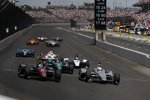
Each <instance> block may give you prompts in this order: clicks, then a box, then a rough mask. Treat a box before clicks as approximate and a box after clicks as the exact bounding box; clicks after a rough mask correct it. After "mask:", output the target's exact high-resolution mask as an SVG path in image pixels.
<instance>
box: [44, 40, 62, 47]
mask: <svg viewBox="0 0 150 100" xmlns="http://www.w3.org/2000/svg"><path fill="white" fill-rule="evenodd" d="M45 44H46V46H47V47H56V46H60V42H58V41H54V40H48V41H46V42H45Z"/></svg>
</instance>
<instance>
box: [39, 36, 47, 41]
mask: <svg viewBox="0 0 150 100" xmlns="http://www.w3.org/2000/svg"><path fill="white" fill-rule="evenodd" d="M37 40H39V41H41V42H44V41H46V40H47V37H37Z"/></svg>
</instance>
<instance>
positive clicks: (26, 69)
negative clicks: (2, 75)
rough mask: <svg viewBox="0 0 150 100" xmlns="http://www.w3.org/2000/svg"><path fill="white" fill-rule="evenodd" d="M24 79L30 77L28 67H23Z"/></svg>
mask: <svg viewBox="0 0 150 100" xmlns="http://www.w3.org/2000/svg"><path fill="white" fill-rule="evenodd" d="M24 79H30V68H29V67H25V74H24Z"/></svg>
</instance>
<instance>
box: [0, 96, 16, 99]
mask: <svg viewBox="0 0 150 100" xmlns="http://www.w3.org/2000/svg"><path fill="white" fill-rule="evenodd" d="M0 100H18V99H15V98H12V97H8V96H4V95H0Z"/></svg>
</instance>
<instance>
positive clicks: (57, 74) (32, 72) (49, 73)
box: [18, 64, 61, 82]
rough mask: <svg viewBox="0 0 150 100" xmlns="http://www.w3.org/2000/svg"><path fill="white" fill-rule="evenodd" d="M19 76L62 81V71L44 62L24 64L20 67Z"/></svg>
mask: <svg viewBox="0 0 150 100" xmlns="http://www.w3.org/2000/svg"><path fill="white" fill-rule="evenodd" d="M18 76H19V77H22V78H25V79H33V78H35V79H42V80H54V81H56V82H60V80H61V71H60V70H58V69H56V67H50V66H48V67H47V66H46V65H44V64H38V65H31V66H29V65H28V66H27V65H24V64H21V65H19V67H18Z"/></svg>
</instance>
